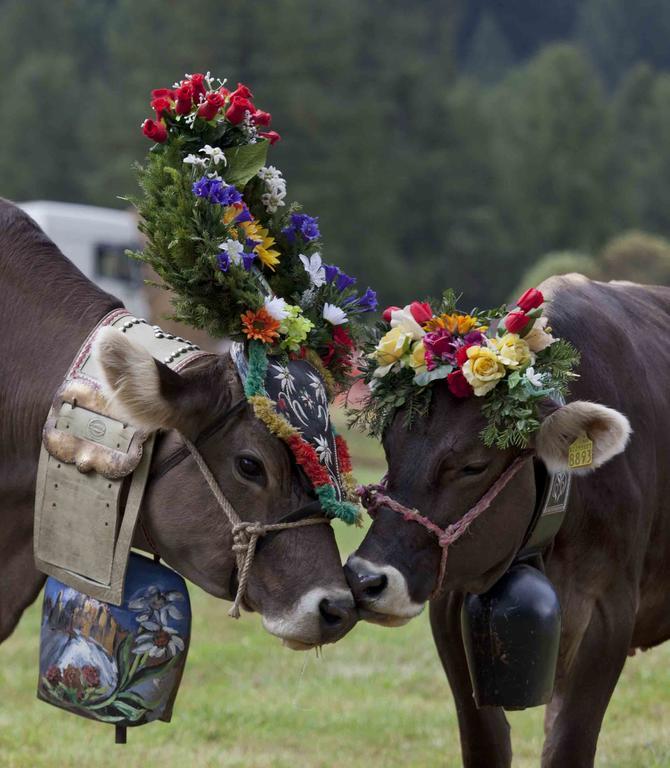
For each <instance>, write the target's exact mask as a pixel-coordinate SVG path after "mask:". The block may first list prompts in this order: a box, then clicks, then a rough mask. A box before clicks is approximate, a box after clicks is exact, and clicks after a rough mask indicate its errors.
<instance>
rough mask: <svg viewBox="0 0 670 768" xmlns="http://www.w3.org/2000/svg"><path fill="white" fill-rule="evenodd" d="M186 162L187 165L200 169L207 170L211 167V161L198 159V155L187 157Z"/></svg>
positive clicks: (202, 158)
mask: <svg viewBox="0 0 670 768" xmlns="http://www.w3.org/2000/svg"><path fill="white" fill-rule="evenodd" d="M201 151H202V150H201ZM184 162H185V163H186V164H187V165H192V166H193V167H200V168H206V167H207V166H208V165H209V160H208V159H207V158H206V157H198V156H197V155H186V157H185V158H184Z"/></svg>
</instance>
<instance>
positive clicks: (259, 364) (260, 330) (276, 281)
mask: <svg viewBox="0 0 670 768" xmlns="http://www.w3.org/2000/svg"><path fill="white" fill-rule="evenodd" d="M151 96H152V97H151V108H152V109H153V111H154V116H153V117H152V118H148V119H147V120H145V121H144V123H143V124H142V131H143V133H144V135H145V136H146V137H147V138H148V139H149V140H150V141H152V142H154V144H153V146H152V148H151V149H150V151H149V153H148V157H147V159H146V162H145V163H144V164H143V165H142V166H140V167H139V168H138V174H139V181H140V186H141V188H142V191H143V195H142V196H141V197H139V198H137V199H135V200H134V201H133V202H134V203H135V205H136V206H137V209H138V211H139V214H140V229H141V231H142V232H143V233H144V234H145V235H146V247H145V248H144V250H143V251H142V252H138V253H135V254H132V255H134V256H135V257H136V258H138V259H140V260H142V261H145V262H147V263H149V264H150V265H151V266H152V267H153V269H154V270H155V271H156V272H157V274H158V275H159V277H160V278H161V279H162V281H163V284H164V285H166V286H168V287H169V288H171V289H172V291H173V292H174V295H175V299H174V317H175V318H176V319H177V320H180V321H182V322H185V323H187V324H190V325H193V326H195V327H196V328H203V329H205V330H206V331H208V332H209V333H210V334H211V335H213V336H226V337H229V338H231V339H234V340H238V341H243V342H245V344H246V346H247V350H248V353H249V368H250V370H249V379H248V381H247V386H246V389H247V395H248V397H249V398H256V399H255V400H254V408H255V410H256V413H257V415H259V417H260V418H263V419H264V421H265V423H266V424H267V426H268V428H270V429H271V430H272V431H273V432H274V433H275V434H278V435H280V436H282V437H283V439H285V440H286V441H287V443H288V444H289V445H290V446H291V448H292V450H293V452H294V454H295V455H296V458H297V460H298V461H299V463H301V464H302V465H303V466H304V467H307V468H308V474H310V472H311V475H313V476H314V478H316V480H319V483H316V482H315V487H320V486H322V485H324V484H325V482H323V481H324V478H323V477H322V475H321V474H320V473H319V472H318V471H317V469H315V468H314V466H315V465H314V464H313V458H314V457H313V456H311V454H310V453H309V451H308V448H311V447H310V446H308V444H307V443H305V441H303V443H304V445H302V444H299V443H298V440H299V439H300V436H299V434H295V430H293V432H292V433H291V434H290V435H289V430H288V427H289V426H290V425H288V422H286V424H284V425H281V424H279V422H278V421H277V419H280V420H281V419H283V417H282V416H281V415H279V414H277V413H274V416H273V417H272V418H270V412H271V409H269V408H267V407H262V405H261V404H260V403H259V401H258V398H262V397H263V386H262V381H263V379H262V376H263V373H264V371H265V369H266V368H267V356H268V355H283V356H288V357H298V358H307V359H308V360H309V362H310V363H312V364H313V365H314V366H315V367H316V368H317V369H318V370H319V372H320V373H321V375H322V378H323V379H324V381H325V382H326V384H327V386H328V387H329V388H330V394H331V395H334V394H335V392H336V391H338V390H339V389H342V388H344V387H345V386H347V384H348V383H349V379H350V375H351V370H352V364H353V363H352V354H353V350H354V349H355V348H356V345H357V343H358V340H359V339H360V334H361V330H360V327H361V324H360V322H359V319H360V316H361V315H362V314H364V313H366V312H370V311H373V310H374V309H375V308H376V306H377V299H376V295H375V292H374V291H373V290H371V289H370V288H368V289H367V290H365V291H364V292H359V291H358V290H357V288H356V281H355V279H354V278H353V277H350V276H349V275H346V274H345V273H344V272H343V271H342V270H340V269H339V267H337V266H335V265H334V264H329V263H326V262H325V261H324V259H323V256H322V253H323V245H322V242H321V233H320V230H319V221H318V218H317V217H315V216H310V215H309V214H308V213H305V212H304V211H303V210H302V209H301V206H300V205H299V204H297V203H290V204H289V203H287V185H286V180H285V179H284V177H283V175H282V173H281V171H280V170H278V169H277V168H276V167H275V166H273V165H268V164H267V154H268V149H269V147H270V146H271V145H272V144H275V143H276V142H277V141H279V138H280V137H279V134H278V133H277V132H276V131H274V130H270V125H271V122H272V116H271V115H270V113H269V112H266V111H264V110H262V109H260V108H259V107H257V106H256V104H255V103H254V96H253V93H252V92H251V90H250V89H249V88H248V87H247V86H246V85H243V84H242V83H238V85H237V88H235V89H232V90H231V89H230V88H229V87H227V85H226V83H225V81H223V80H220V79H218V78H215V77H213V76H211V75H210V74H209V73H208V74H206V75H203V74H193V75H187V76H186V77H185V79H184V80H181V81H180V82H177V83H174V84H173V86H172V87H171V88H159V89H156V90H154V91H152V94H151ZM284 421H286V420H285V419H284ZM307 454H309V456H308V457H307ZM306 457H307V458H306ZM308 459H309V460H308ZM340 463H341V464H345V465H346V464H347V461H346V460H344V461H342V462H340ZM310 467H311V468H312V469H311V470H310V469H309V468H310ZM324 493H325V492H324ZM331 506H332V505H331ZM333 509H334V508H333ZM352 514H353V513H352V511H351V510H340V516H342V517H346V518H350V517H351V516H352Z"/></svg>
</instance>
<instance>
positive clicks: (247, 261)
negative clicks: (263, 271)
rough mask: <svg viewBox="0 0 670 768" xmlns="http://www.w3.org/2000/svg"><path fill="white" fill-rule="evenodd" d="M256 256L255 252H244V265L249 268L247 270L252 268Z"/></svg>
mask: <svg viewBox="0 0 670 768" xmlns="http://www.w3.org/2000/svg"><path fill="white" fill-rule="evenodd" d="M255 258H256V254H255V253H246V251H245V252H244V253H243V254H242V266H243V267H244V268H245V269H246V270H247V272H248V271H249V270H250V269H251V265H252V264H253V263H254V259H255Z"/></svg>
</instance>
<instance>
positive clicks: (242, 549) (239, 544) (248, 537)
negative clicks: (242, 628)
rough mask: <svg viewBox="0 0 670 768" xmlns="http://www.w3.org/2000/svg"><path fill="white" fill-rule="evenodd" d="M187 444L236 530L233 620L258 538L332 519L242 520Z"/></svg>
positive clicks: (202, 460) (235, 616)
mask: <svg viewBox="0 0 670 768" xmlns="http://www.w3.org/2000/svg"><path fill="white" fill-rule="evenodd" d="M184 442H185V444H186V447H187V448H188V450H189V451H190V452H191V456H193V459H194V461H195V463H196V464H197V465H198V468H199V469H200V471H201V472H202V475H203V477H204V478H205V480H206V481H207V485H209V488H210V490H211V491H212V494H213V495H214V498H215V499H216V500H217V502H218V504H219V506H220V507H221V509H222V510H223V513H224V515H225V516H226V517H227V518H228V522H229V523H230V525H231V528H232V533H233V546H232V549H233V552H234V553H235V558H236V560H237V570H238V574H239V576H238V581H237V593H236V594H235V601H234V602H233V606H232V608H231V609H230V610H229V611H228V615H229V616H231V617H232V618H233V619H239V617H240V605H241V603H242V599H243V597H244V593H245V591H246V588H247V581H248V579H249V571H250V570H251V564H252V563H253V560H254V554H255V552H256V545H257V544H258V539H259V538H261V537H263V536H265V535H266V534H268V533H271V532H272V531H285V530H288V529H290V528H301V527H303V526H306V525H321V524H323V523H327V524H328V525H330V519H329V518H327V517H309V518H306V519H305V520H296V521H294V522H290V523H260V522H257V521H255V520H242V519H241V518H240V516H239V515H238V514H237V512H236V511H235V509H234V508H233V505H232V504H231V503H230V502H229V501H228V499H227V498H226V497H225V496H224V495H223V491H222V490H221V487H220V486H219V484H218V483H217V481H216V478H215V477H214V475H213V474H212V472H211V470H210V468H209V467H208V466H207V464H206V462H205V460H204V458H203V457H202V454H201V453H200V451H199V450H198V449H197V448H196V447H195V445H193V443H192V442H191V441H190V440H188V438H186V437H184Z"/></svg>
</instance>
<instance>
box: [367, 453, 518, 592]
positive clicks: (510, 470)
mask: <svg viewBox="0 0 670 768" xmlns="http://www.w3.org/2000/svg"><path fill="white" fill-rule="evenodd" d="M530 456H532V451H525V452H524V453H522V454H521V455H519V456H517V457H516V459H514V461H513V462H512V463H511V464H510V465H509V466H508V467H507V469H506V470H505V471H504V472H503V473H502V474H501V475H500V477H499V478H498V479H497V480H496V481H495V482H494V483H493V484H492V485H491V486H490V488H489V489H488V491H486V493H485V494H484V495H483V496H482V497H481V498H480V499H479V501H478V502H477V503H476V504H475V505H474V506H473V507H471V508H470V509H469V510H468V511H467V512H466V513H465V514H464V515H463V517H461V518H460V519H459V520H457V521H456V522H455V523H452V524H451V525H448V526H447V527H446V528H440V526H439V525H437V524H436V523H434V522H433V521H432V520H429V519H428V518H427V517H426V516H425V515H422V514H421V513H420V512H419V511H418V510H417V509H410V508H409V507H405V506H403V505H402V504H401V503H400V502H398V501H395V499H392V498H391V497H390V496H387V495H386V493H385V491H386V482H385V479H384V480H382V482H381V483H380V484H377V485H375V484H372V485H359V486H358V488H357V489H356V493H357V494H358V495H359V496H360V497H361V503H362V504H363V506H364V507H365V508H366V509H367V511H368V514H369V515H370V517H374V516H375V514H376V513H377V511H378V509H379V508H380V507H386V508H387V509H390V510H391V511H392V512H397V513H398V514H399V515H402V516H403V519H404V520H409V521H411V522H414V523H418V524H419V525H421V526H423V527H424V528H425V529H426V530H427V531H429V532H430V533H432V534H433V536H435V537H436V538H437V543H438V545H439V546H440V549H441V550H442V557H441V559H440V570H439V572H438V576H437V583H436V586H435V589H434V590H433V592H432V594H431V595H430V598H431V599H432V598H433V597H435V596H437V595H438V594H439V593H440V592H441V591H442V584H443V582H444V576H445V573H446V570H447V555H448V553H449V546H450V545H451V544H453V543H454V542H456V541H458V539H460V538H461V536H463V534H464V533H465V532H466V531H467V530H468V528H469V527H470V526H471V525H472V523H474V521H475V520H476V519H477V518H478V517H479V516H480V515H481V514H482V513H483V512H485V511H486V510H487V509H488V508H489V507H490V506H491V504H492V502H493V501H494V499H495V498H496V497H497V496H498V494H499V493H500V492H501V491H502V490H503V488H505V486H506V485H507V484H508V483H509V481H510V480H511V479H512V478H513V477H514V476H515V475H516V474H517V472H518V471H519V470H520V469H521V467H522V466H523V464H524V462H525V461H526V459H528V458H530Z"/></svg>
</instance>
